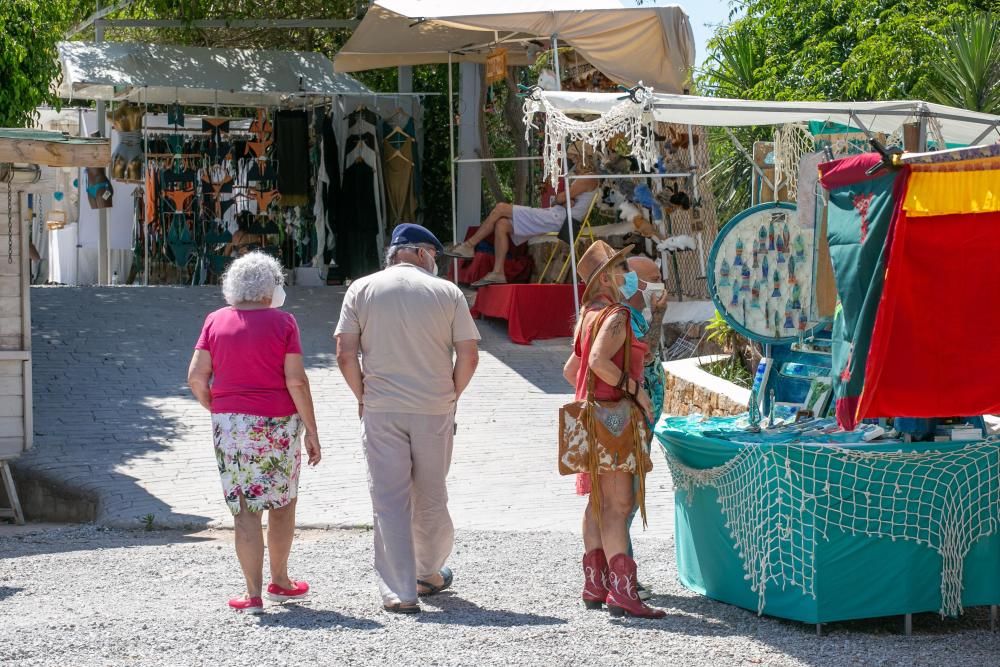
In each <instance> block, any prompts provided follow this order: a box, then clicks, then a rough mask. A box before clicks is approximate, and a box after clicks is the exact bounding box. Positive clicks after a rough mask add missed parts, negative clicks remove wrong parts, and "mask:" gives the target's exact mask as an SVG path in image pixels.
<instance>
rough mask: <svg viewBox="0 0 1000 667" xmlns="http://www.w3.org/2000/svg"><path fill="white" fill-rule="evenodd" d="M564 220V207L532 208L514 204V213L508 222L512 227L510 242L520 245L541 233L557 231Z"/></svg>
mask: <svg viewBox="0 0 1000 667" xmlns="http://www.w3.org/2000/svg"><path fill="white" fill-rule="evenodd" d="M565 222H566V209H565V208H563V207H562V206H552V207H550V208H532V207H531V206H518V205H516V204H515V205H514V215H513V217H512V218H511V221H510V224H511V226H512V227H513V228H514V233H513V234H511V237H510V238H511V243H513V244H514V245H521V244H522V243H524V242H525V241H527V240H528V239H530V238H532V237H535V236H539V235H541V234H549V233H552V232H558V231H559V230H560V229H561V228H562V226H563V224H564V223H565Z"/></svg>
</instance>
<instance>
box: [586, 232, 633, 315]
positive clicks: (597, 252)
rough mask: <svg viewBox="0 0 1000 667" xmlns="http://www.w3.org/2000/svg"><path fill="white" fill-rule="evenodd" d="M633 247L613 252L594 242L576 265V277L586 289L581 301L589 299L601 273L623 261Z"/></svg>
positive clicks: (602, 243)
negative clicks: (585, 285) (584, 284)
mask: <svg viewBox="0 0 1000 667" xmlns="http://www.w3.org/2000/svg"><path fill="white" fill-rule="evenodd" d="M634 247H635V245H627V246H625V247H624V248H622V249H621V250H619V251H617V252H615V249H614V248H612V247H611V246H610V245H608V244H607V243H606V242H605V241H594V243H593V244H591V246H590V247H589V248H587V251H586V252H585V253H583V256H582V257H580V261H579V262H577V263H576V275H577V276H579V277H580V279H581V280H583V282H585V283H587V287H586V288H584V290H583V301H586V300H587V299H589V298H590V296H591V293H592V292H593V291H594V289H595V288H596V287H597V279H598V278H599V277H600V276H601V274H602V273H604V272H605V271H607V270H608V269H610V268H611V267H613V266H614V265H615V264H617V263H618V262H620V261H624V259H625V256H626V255H628V254H629V253H630V252H632V248H634Z"/></svg>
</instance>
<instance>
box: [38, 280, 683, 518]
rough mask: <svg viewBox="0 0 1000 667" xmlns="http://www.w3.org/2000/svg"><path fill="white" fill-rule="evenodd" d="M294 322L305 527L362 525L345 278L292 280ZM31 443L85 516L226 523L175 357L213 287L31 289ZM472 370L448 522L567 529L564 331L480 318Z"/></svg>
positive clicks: (655, 508) (656, 503) (572, 511)
mask: <svg viewBox="0 0 1000 667" xmlns="http://www.w3.org/2000/svg"><path fill="white" fill-rule="evenodd" d="M288 291H289V295H288V302H287V306H286V308H287V309H288V310H289V311H290V312H292V313H294V314H295V316H296V318H297V319H298V322H299V326H300V328H301V330H302V337H303V346H304V348H305V351H306V365H307V369H308V373H309V377H310V380H311V383H312V388H313V396H314V400H315V403H316V409H317V412H318V419H319V428H320V437H321V441H322V444H323V446H324V459H323V462H322V463H321V465H320V466H319V467H318V468H316V469H306V470H305V471H304V472H303V475H302V480H301V488H300V503H299V523H300V524H301V525H303V526H316V527H322V526H344V525H367V524H370V523H371V503H370V500H369V498H368V486H367V475H366V471H365V463H364V457H363V455H362V452H361V446H360V441H359V436H358V419H357V414H356V404H355V402H354V400H353V397H352V396H351V394H350V391H349V390H348V389H347V386H346V384H345V383H344V382H343V379H342V378H341V376H340V373H339V371H338V370H337V369H336V362H335V359H334V355H333V341H332V339H331V332H332V330H333V327H334V325H335V323H336V319H337V317H338V315H339V312H340V302H341V298H342V296H343V290H342V289H336V288H290V289H289V290H288ZM31 297H32V313H33V325H34V326H33V329H34V336H33V348H34V350H33V351H34V400H35V431H36V434H35V447H34V449H33V450H32V451H31V452H30V453H29V454H27V455H26V456H24V457H22V458H21V459H20V460H19V461H18V465H19V466H21V467H22V468H30V469H31V471H32V472H34V473H38V474H44V475H46V476H48V477H50V478H52V479H54V480H57V481H59V482H61V483H64V484H66V485H70V486H73V487H77V488H81V489H85V490H88V491H91V492H93V493H95V494H96V495H97V497H98V500H99V502H98V512H99V517H98V521H99V522H100V523H103V524H107V525H117V526H135V525H136V524H137V522H138V520H139V517H143V516H146V515H149V514H152V515H153V516H154V521H155V524H156V525H160V526H177V527H182V526H190V525H228V524H230V523H231V517H230V516H229V513H228V510H227V509H226V507H225V504H224V503H223V501H222V494H221V488H220V485H219V479H218V474H217V472H216V469H215V462H214V457H213V455H212V446H211V434H210V430H209V426H210V422H209V416H208V414H207V413H206V412H205V411H204V410H202V408H201V407H200V406H199V405H198V404H197V402H196V401H195V400H194V399H193V398H192V397H191V395H190V392H189V391H188V389H187V386H186V372H187V364H188V362H189V360H190V356H191V350H192V347H193V345H194V342H195V340H196V339H197V336H198V332H199V330H200V328H201V323H202V321H203V319H204V316H205V314H207V313H208V312H210V311H211V310H213V309H215V308H217V307H219V306H221V305H222V298H221V293H220V291H219V289H218V288H215V287H212V288H209V287H205V288H170V287H151V288H142V287H118V288H105V289H100V288H34V289H33V290H32V293H31ZM480 331H481V333H482V335H483V342H482V346H481V348H482V354H481V361H480V366H479V371H478V373H477V374H476V377H475V379H474V380H473V383H472V385H471V386H470V388H469V390H468V392H467V393H466V395H465V397H463V399H462V401H461V403H460V406H459V411H458V418H457V420H458V423H459V430H458V437H457V439H456V442H455V456H454V463H453V466H452V472H451V476H450V479H449V488H450V492H451V502H450V506H451V508H452V513H453V516H454V519H455V524H456V526H457V527H458V528H466V529H473V528H474V529H481V530H575V529H576V527H577V526H578V524H579V520H580V515H581V512H582V508H583V502H584V501H583V499H581V498H579V497H577V496H576V495H575V494H574V492H573V481H572V479H570V478H564V477H560V476H559V475H558V473H557V472H556V469H555V451H556V415H557V409H558V406H559V405H561V404H563V403H565V402H566V401H568V400H570V398H571V395H570V393H569V392H568V389H569V388H568V387H567V385H566V383H565V381H564V380H563V378H562V364H563V362H564V361H565V355H566V353H567V350H568V340H567V339H561V340H554V341H539V342H536V344H535V345H531V346H521V345H514V344H513V343H511V342H510V341H509V339H508V338H507V335H506V323H505V322H503V321H492V322H480ZM654 457H655V458H654V463H655V466H656V467H655V469H654V471H653V473H651V476H650V477H649V480H648V484H649V486H648V490H647V493H648V501H647V505H648V508H649V517H650V525H649V530H648V531H647V535H649V536H656V537H668V536H671V535H672V534H673V512H672V506H673V493H672V491H671V484H670V480H669V475H668V473H667V471H666V464H665V463H664V462H663V459H662V457H661V456H659V455H658V454H656V453H655V452H654Z"/></svg>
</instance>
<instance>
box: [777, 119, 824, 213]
mask: <svg viewBox="0 0 1000 667" xmlns="http://www.w3.org/2000/svg"><path fill="white" fill-rule="evenodd" d="M814 150H816V148H815V143H814V141H813V137H812V135H811V134H810V133H809V128H808V127H806V126H804V125H799V124H794V123H793V124H789V125H781V126H779V127H777V128H775V130H774V189H775V192H778V191H780V190H781V189H782V187H784V188H785V189H786V191H787V192H788V200H789V201H795V198H796V195H797V193H798V180H799V163H800V162H801V161H802V156H804V155H806V154H808V153H812V152H813V151H814Z"/></svg>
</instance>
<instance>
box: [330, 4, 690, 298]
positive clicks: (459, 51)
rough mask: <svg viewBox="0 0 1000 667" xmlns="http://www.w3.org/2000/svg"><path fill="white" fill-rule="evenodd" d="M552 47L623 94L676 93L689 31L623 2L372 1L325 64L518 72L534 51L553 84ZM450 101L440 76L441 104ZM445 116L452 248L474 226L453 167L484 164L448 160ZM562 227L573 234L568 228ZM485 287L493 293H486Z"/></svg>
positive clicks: (675, 10) (679, 20)
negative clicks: (546, 59) (492, 65)
mask: <svg viewBox="0 0 1000 667" xmlns="http://www.w3.org/2000/svg"><path fill="white" fill-rule="evenodd" d="M560 45H562V46H570V47H573V48H574V50H575V52H576V56H578V57H579V58H580V59H581V60H582V61H585V62H586V63H588V64H589V66H592V67H593V68H596V69H597V70H600V72H601V73H602V74H603V76H605V77H607V78H608V79H610V80H612V81H614V82H617V83H620V84H624V85H629V86H632V85H636V84H638V83H639V82H640V81H642V82H645V83H646V84H647V85H653V86H655V87H656V88H657V89H659V90H669V91H671V92H676V93H681V92H683V91H684V86H685V82H686V81H687V77H688V73H689V70H690V68H691V66H692V65H693V62H694V40H693V36H692V31H691V26H690V23H689V21H688V17H687V15H686V14H685V13H684V10H683V9H682V8H681V7H679V6H669V7H664V6H636V5H635V4H634V3H632V2H625V1H623V0H587V1H585V2H578V1H577V2H563V1H560V2H555V3H548V5H546V6H545V7H544V8H543V9H539V7H538V5H537V3H531V2H526V1H523V0H518V1H516V2H484V3H477V4H475V5H470V4H469V3H459V2H434V3H428V2H415V1H411V0H376V2H374V3H373V4H372V7H371V8H370V9H369V10H368V12H367V13H366V15H365V18H364V20H363V21H362V22H361V25H360V26H358V28H357V30H356V31H355V32H354V34H353V35H352V37H351V39H350V40H349V41H348V42H347V44H345V45H344V47H343V49H342V50H341V51H340V52H339V53H338V54H337V56H336V58H335V59H334V64H335V66H336V68H337V69H338V71H342V72H351V71H358V70H363V69H371V68H377V67H387V66H393V65H416V64H428V63H449V64H450V63H454V62H478V63H484V62H487V61H488V60H491V61H492V60H494V59H497V58H499V60H500V62H501V63H503V64H504V65H526V64H532V63H534V62H535V60H536V57H537V55H538V54H539V53H540V52H542V51H545V50H549V49H551V50H552V53H553V62H554V67H555V73H554V76H555V81H556V85H557V86H558V85H559V82H560V81H561V80H562V74H561V72H560V63H559V55H558V47H559V46H560ZM452 99H453V84H452V80H451V68H449V100H452ZM449 117H450V119H451V127H450V130H451V142H452V149H451V167H452V226H453V242H457V241H458V240H459V239H460V238H461V237H462V233H464V228H465V227H468V226H469V225H470V224H472V223H473V221H469V220H465V221H461V226H460V221H459V220H458V219H457V215H456V213H455V211H456V203H455V197H456V195H455V167H456V165H460V164H463V163H466V162H481V161H484V160H483V159H482V158H479V157H478V156H470V155H456V154H455V149H454V116H453V115H452V114H449ZM506 159H513V160H525V159H528V160H531V159H537V158H535V157H533V156H517V157H514V158H506ZM687 164H688V165H689V164H690V163H687ZM686 171H687V169H685V172H686ZM685 176H686V174H685ZM476 222H478V221H476ZM569 224H570V225H571V226H572V221H569ZM571 238H572V237H571ZM569 255H570V262H569V263H570V264H572V265H573V266H572V268H571V270H570V273H571V274H572V275H573V276H575V270H576V269H575V264H576V244H575V243H570V244H569ZM460 273H461V272H460V270H459V269H458V268H457V266H456V267H453V275H454V276H455V277H456V278H457V277H458V276H459V275H460ZM572 282H573V283H575V282H576V281H575V280H573V281H572ZM532 288H533V286H531V285H525V286H521V287H519V288H518V289H517V290H516V294H515V295H525V296H526V298H528V299H532V298H534V295H532V294H531V292H532V291H533V289H532ZM485 289H486V290H494V291H496V288H495V287H493V286H490V287H487V288H485ZM502 291H504V294H503V295H498V297H497V298H496V299H493V300H494V301H505V300H507V299H508V298H509V297H510V296H511V290H509V289H506V288H505V289H503V290H502ZM549 291H550V292H553V291H554V290H549ZM558 294H559V295H560V296H559V297H558V298H571V299H572V306H571V308H572V310H573V311H575V310H576V309H577V292H576V290H573V289H568V290H558ZM549 296H552V295H551V294H550V295H549ZM483 310H489V307H487V308H485V309H483Z"/></svg>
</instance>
